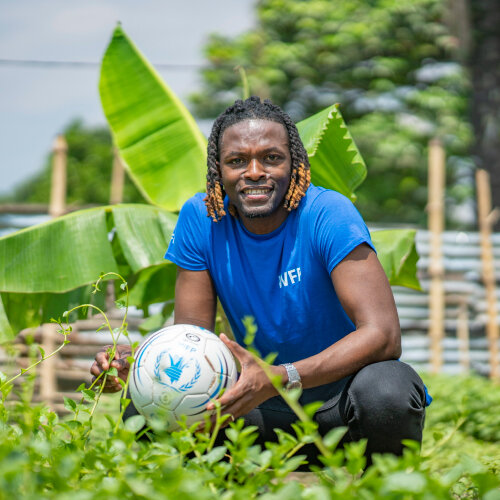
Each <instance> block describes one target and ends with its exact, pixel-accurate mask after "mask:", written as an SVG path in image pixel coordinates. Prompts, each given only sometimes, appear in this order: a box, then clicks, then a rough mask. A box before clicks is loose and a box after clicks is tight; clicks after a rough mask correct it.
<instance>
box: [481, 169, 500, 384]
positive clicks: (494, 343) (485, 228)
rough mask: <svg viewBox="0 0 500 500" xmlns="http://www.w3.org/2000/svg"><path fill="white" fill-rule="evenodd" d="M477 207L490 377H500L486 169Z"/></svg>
mask: <svg viewBox="0 0 500 500" xmlns="http://www.w3.org/2000/svg"><path fill="white" fill-rule="evenodd" d="M476 188H477V209H478V219H479V234H480V241H481V267H482V278H483V283H484V285H485V288H486V302H487V314H488V320H487V324H486V335H487V338H488V348H489V352H490V377H491V378H493V379H497V378H499V377H500V370H499V366H498V337H499V335H498V322H497V315H498V307H497V299H496V280H495V262H494V258H493V247H492V243H491V227H492V224H493V217H491V214H492V210H491V187H490V176H489V174H488V172H487V171H486V170H482V169H478V170H477V172H476Z"/></svg>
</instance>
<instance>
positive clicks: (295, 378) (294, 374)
mask: <svg viewBox="0 0 500 500" xmlns="http://www.w3.org/2000/svg"><path fill="white" fill-rule="evenodd" d="M281 366H284V367H285V370H286V373H287V375H288V382H287V383H286V385H285V389H286V390H287V391H289V390H290V389H302V380H301V379H300V375H299V372H298V371H297V368H295V366H293V365H292V363H283V364H282V365H281Z"/></svg>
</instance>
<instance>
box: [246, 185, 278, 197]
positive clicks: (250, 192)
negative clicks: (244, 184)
mask: <svg viewBox="0 0 500 500" xmlns="http://www.w3.org/2000/svg"><path fill="white" fill-rule="evenodd" d="M271 191H272V188H268V187H265V188H245V189H243V194H245V195H247V196H259V195H266V194H269V193H270V192H271Z"/></svg>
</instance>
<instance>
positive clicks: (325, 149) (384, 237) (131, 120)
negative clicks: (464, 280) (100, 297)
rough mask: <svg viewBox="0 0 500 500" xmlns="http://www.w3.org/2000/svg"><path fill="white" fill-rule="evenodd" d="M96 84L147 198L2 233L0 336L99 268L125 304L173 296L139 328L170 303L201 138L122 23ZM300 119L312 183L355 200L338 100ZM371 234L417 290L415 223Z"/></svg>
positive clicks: (54, 312) (360, 172) (196, 187)
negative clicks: (173, 240) (172, 256)
mask: <svg viewBox="0 0 500 500" xmlns="http://www.w3.org/2000/svg"><path fill="white" fill-rule="evenodd" d="M99 90H100V95H101V102H102V106H103V110H104V113H105V115H106V118H107V120H108V123H109V126H110V128H111V131H112V135H113V139H114V142H115V144H116V146H117V147H118V149H119V152H120V155H121V157H122V159H123V161H124V163H125V166H126V168H127V171H128V174H129V176H130V177H131V179H132V180H133V181H134V182H135V184H136V185H137V187H138V188H139V189H140V191H141V192H142V193H143V195H144V197H145V199H146V200H148V201H149V202H150V204H149V205H145V204H123V205H113V206H105V207H99V208H93V209H89V210H81V211H78V212H74V213H72V214H69V215H65V216H62V217H59V218H56V219H53V220H51V221H49V222H46V223H44V224H40V225H37V226H33V227H30V228H27V229H24V230H21V231H18V232H16V233H13V234H11V235H7V236H4V237H2V238H0V269H2V273H1V274H0V342H6V341H9V340H10V339H12V338H13V337H14V335H15V333H16V332H17V331H19V330H20V329H22V328H25V327H29V326H35V325H38V324H40V323H43V322H46V321H49V320H50V318H51V317H56V318H57V317H60V316H61V314H62V313H63V312H64V311H65V310H68V309H70V308H71V307H72V306H74V305H77V304H80V303H84V302H88V301H89V297H90V294H91V292H92V287H91V283H92V282H94V281H96V279H97V278H98V277H99V275H100V274H102V273H106V272H117V273H120V274H121V275H122V276H124V277H125V278H126V279H127V281H128V284H129V288H130V296H129V298H130V303H131V304H132V305H135V306H137V307H139V308H142V309H143V310H144V311H145V315H146V316H147V315H148V308H149V306H150V305H151V304H155V303H167V304H170V305H169V306H165V307H164V308H163V310H162V312H161V313H159V314H157V315H156V316H154V317H151V318H149V319H148V320H147V321H146V328H145V329H154V328H156V327H158V326H160V325H161V324H162V322H163V321H164V319H165V316H166V315H168V314H170V312H171V307H172V306H171V303H172V301H173V298H174V283H175V267H174V266H173V264H170V263H168V262H166V261H165V260H164V259H163V255H164V253H165V250H166V248H167V246H168V242H169V240H170V237H171V234H172V231H173V228H174V226H175V222H176V219H177V215H176V213H177V212H178V211H179V210H180V208H181V206H182V204H183V203H184V202H185V201H186V200H187V199H188V198H189V197H190V196H192V195H193V194H194V193H196V192H199V191H203V190H204V184H205V181H204V179H205V174H206V139H205V138H204V136H203V134H202V133H201V131H200V130H199V128H198V126H197V125H196V122H195V120H194V119H193V117H192V116H191V114H190V113H189V111H188V110H187V109H186V107H185V106H184V105H183V104H182V102H181V101H180V100H179V98H178V97H177V96H176V95H175V94H174V93H173V92H172V90H171V89H170V88H169V87H168V86H167V85H166V83H165V82H163V80H162V79H161V78H160V76H159V75H158V74H157V72H156V71H155V69H154V68H153V67H152V65H151V64H150V63H149V62H148V61H147V59H146V58H145V57H144V56H143V55H142V54H141V52H140V51H139V50H138V49H137V48H136V47H135V45H134V44H133V42H132V41H131V40H130V39H129V38H128V37H127V35H126V34H125V33H124V31H123V29H122V28H121V27H120V26H118V27H117V28H116V29H115V30H114V33H113V36H112V39H111V42H110V44H109V46H108V48H107V50H106V52H105V54H104V58H103V61H102V67H101V77H100V83H99ZM297 127H298V129H299V133H300V135H301V137H302V139H303V142H304V144H305V146H306V149H307V151H308V153H309V156H310V163H311V178H312V182H313V183H315V184H317V185H321V186H323V187H326V188H330V189H335V190H337V191H339V192H341V193H343V194H344V195H346V196H348V197H350V198H351V199H353V200H355V194H354V191H355V189H356V188H357V187H358V186H359V185H360V184H361V182H362V181H363V179H364V178H365V176H366V167H365V164H364V161H363V159H362V157H361V155H360V153H359V151H358V149H357V148H356V145H355V143H354V141H353V139H352V137H351V136H350V134H349V131H348V130H347V127H346V126H345V123H344V121H343V119H342V116H341V114H340V112H339V110H338V107H337V106H336V105H332V106H330V107H328V108H326V109H324V110H322V111H320V112H319V113H317V114H316V115H314V116H311V117H309V118H308V119H306V120H304V121H302V122H300V123H298V124H297ZM372 237H373V241H374V244H375V246H376V248H377V251H378V255H379V258H380V260H381V262H382V265H383V266H384V270H385V271H386V273H387V276H388V277H389V281H390V282H391V284H394V285H402V286H408V287H412V288H417V289H418V288H419V282H418V280H417V278H416V262H417V259H418V255H417V253H416V250H415V241H414V240H415V238H414V237H415V234H414V231H408V230H392V231H377V232H374V233H373V234H372ZM117 293H118V294H120V289H119V288H118V289H117ZM80 314H82V313H81V311H80Z"/></svg>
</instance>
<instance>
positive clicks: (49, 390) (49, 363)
mask: <svg viewBox="0 0 500 500" xmlns="http://www.w3.org/2000/svg"><path fill="white" fill-rule="evenodd" d="M56 330H57V325H56V324H55V323H44V324H43V325H42V346H43V349H44V351H45V355H47V356H48V355H49V354H51V353H52V352H54V350H55V336H56V335H57V332H56ZM56 357H57V354H56V355H55V356H53V357H51V358H48V359H46V360H44V361H42V363H41V365H40V397H41V399H42V401H45V402H46V403H48V404H49V405H50V404H51V403H53V402H54V401H55V399H56V392H57V380H56V362H57V359H56Z"/></svg>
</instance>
